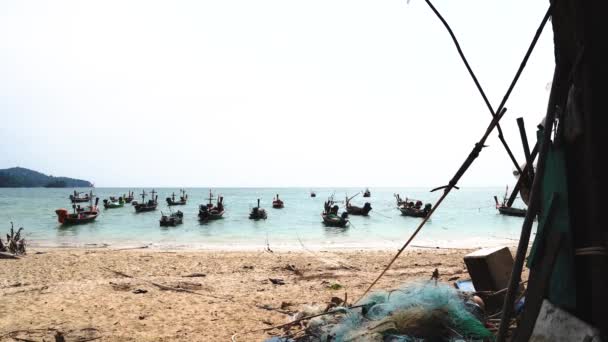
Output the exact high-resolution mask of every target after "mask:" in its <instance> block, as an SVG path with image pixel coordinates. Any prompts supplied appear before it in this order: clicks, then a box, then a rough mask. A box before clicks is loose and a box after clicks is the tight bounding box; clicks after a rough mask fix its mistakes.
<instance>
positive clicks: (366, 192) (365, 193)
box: [363, 188, 372, 197]
mask: <svg viewBox="0 0 608 342" xmlns="http://www.w3.org/2000/svg"><path fill="white" fill-rule="evenodd" d="M371 195H372V194H371V192H369V189H368V188H366V189H365V191H363V197H370V196H371Z"/></svg>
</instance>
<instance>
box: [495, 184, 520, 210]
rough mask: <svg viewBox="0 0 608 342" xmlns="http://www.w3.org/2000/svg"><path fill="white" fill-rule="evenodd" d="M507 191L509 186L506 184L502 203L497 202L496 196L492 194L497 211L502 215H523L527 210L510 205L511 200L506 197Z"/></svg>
mask: <svg viewBox="0 0 608 342" xmlns="http://www.w3.org/2000/svg"><path fill="white" fill-rule="evenodd" d="M508 193H509V187H508V186H507V190H505V195H504V197H503V199H502V203H500V202H498V197H496V196H494V202H495V203H496V209H497V210H498V212H499V213H501V214H502V215H507V216H518V217H525V216H526V212H527V211H528V210H527V209H520V208H513V207H511V206H510V202H512V201H510V200H509V199H508V197H509V196H508Z"/></svg>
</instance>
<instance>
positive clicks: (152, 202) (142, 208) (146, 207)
mask: <svg viewBox="0 0 608 342" xmlns="http://www.w3.org/2000/svg"><path fill="white" fill-rule="evenodd" d="M151 194H152V196H150V197H151V199H149V200H148V202H146V191H145V190H144V191H142V192H141V203H137V202H135V204H134V206H135V212H136V213H143V212H146V211H154V210H156V206H158V201H157V200H158V195H156V196H155V194H156V191H154V189H152V192H151Z"/></svg>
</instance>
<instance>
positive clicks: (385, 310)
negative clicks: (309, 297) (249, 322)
mask: <svg viewBox="0 0 608 342" xmlns="http://www.w3.org/2000/svg"><path fill="white" fill-rule="evenodd" d="M476 299H477V298H475V299H474V297H473V296H472V295H470V294H468V293H465V292H460V291H458V290H456V289H455V288H453V287H452V286H449V285H447V284H443V283H437V284H435V282H434V281H431V282H416V283H411V284H407V285H404V286H402V287H401V288H398V289H396V290H392V291H378V292H373V293H371V294H369V295H368V296H366V297H365V298H363V299H362V300H361V301H360V302H359V303H357V304H358V305H356V306H352V307H347V306H334V307H331V308H330V309H325V310H323V307H322V306H319V305H317V306H305V307H303V308H302V310H301V311H300V312H298V313H297V314H295V315H294V316H293V317H292V320H291V322H292V323H293V324H289V323H288V324H285V325H282V326H281V327H282V328H283V330H284V332H285V333H284V334H283V336H282V337H277V336H275V337H273V338H272V339H268V340H266V342H330V341H331V342H350V341H369V342H371V341H394V342H397V341H399V342H406V341H456V340H466V341H484V340H491V339H492V338H493V334H492V333H491V332H490V331H489V330H488V329H486V327H485V326H484V323H483V321H484V319H485V317H484V316H485V314H484V312H483V308H482V307H481V306H480V305H479V304H478V302H476ZM341 304H342V305H345V303H341ZM294 328H295V329H294ZM297 328H301V329H299V330H298V329H297Z"/></svg>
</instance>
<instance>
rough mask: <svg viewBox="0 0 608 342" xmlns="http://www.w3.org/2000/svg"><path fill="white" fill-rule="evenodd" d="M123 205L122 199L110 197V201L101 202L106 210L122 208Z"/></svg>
mask: <svg viewBox="0 0 608 342" xmlns="http://www.w3.org/2000/svg"><path fill="white" fill-rule="evenodd" d="M124 205H125V200H124V199H123V198H122V197H118V198H116V197H114V196H111V197H110V199H104V200H103V207H104V208H106V209H114V208H122V207H123V206H124Z"/></svg>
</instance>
